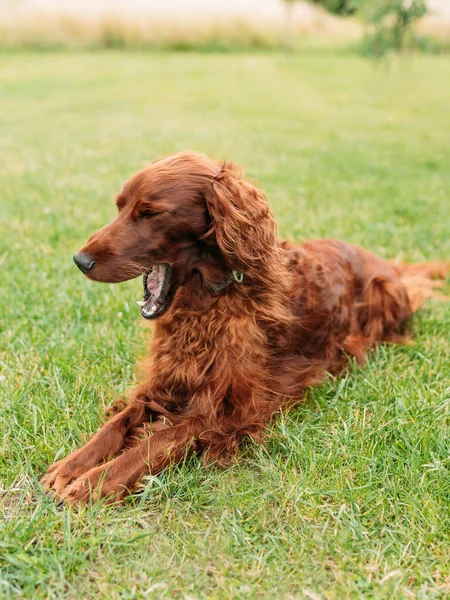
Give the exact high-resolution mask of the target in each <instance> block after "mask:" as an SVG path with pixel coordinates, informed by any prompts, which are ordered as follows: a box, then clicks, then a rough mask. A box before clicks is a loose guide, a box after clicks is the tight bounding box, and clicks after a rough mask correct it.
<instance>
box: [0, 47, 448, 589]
mask: <svg viewBox="0 0 450 600" xmlns="http://www.w3.org/2000/svg"><path fill="white" fill-rule="evenodd" d="M449 82H450V63H449V62H448V60H447V59H444V58H440V57H433V58H432V57H420V58H415V59H414V60H412V61H408V62H404V63H398V64H396V65H392V66H391V68H390V69H387V68H385V66H378V67H376V66H374V65H373V64H371V63H368V62H364V61H363V60H362V59H359V58H357V57H354V56H340V57H333V56H331V55H328V56H320V55H314V56H302V57H298V56H297V57H296V56H289V55H283V54H276V53H275V54H270V55H265V54H260V55H207V54H206V55H190V54H182V55H180V54H158V55H151V54H144V53H142V54H140V53H135V54H133V53H128V54H127V53H120V52H117V53H98V54H76V53H74V54H58V53H53V54H48V55H47V54H32V53H30V54H26V53H23V54H20V53H17V54H14V53H12V54H7V55H3V56H0V132H1V135H0V166H1V168H0V201H1V208H0V211H1V212H0V216H1V223H2V225H1V232H0V264H1V284H0V303H1V306H0V335H1V350H2V356H1V362H0V367H1V381H0V386H1V388H0V389H1V393H2V398H1V404H0V439H1V445H0V488H1V489H0V509H1V511H2V518H1V519H0V597H1V598H15V597H17V598H33V599H36V598H73V599H79V598H81V597H82V598H86V599H88V598H99V597H100V598H108V599H116V598H117V599H119V598H120V599H127V598H157V599H159V598H222V599H223V598H227V599H228V598H236V599H241V598H310V599H316V598H321V599H322V598H324V599H325V598H326V599H341V598H361V597H364V598H424V599H425V598H427V599H428V598H445V597H447V598H448V597H450V509H449V507H450V431H449V429H450V342H449V330H450V327H449V325H450V306H449V305H445V304H439V303H437V302H430V303H429V304H428V305H427V307H426V308H425V309H424V310H423V311H421V313H420V314H419V315H417V317H416V318H415V319H414V329H415V331H416V332H417V337H416V341H415V343H414V345H411V346H407V347H392V346H389V347H387V346H385V347H381V348H379V349H378V350H377V351H375V352H373V354H372V355H371V357H370V361H369V363H368V365H367V366H366V367H364V368H363V369H356V368H353V367H352V368H350V369H349V371H348V372H347V373H346V374H345V375H344V377H342V378H340V379H337V380H333V379H331V378H330V380H329V381H328V382H327V383H325V384H324V385H321V386H319V387H317V388H315V389H314V390H313V391H311V393H310V394H309V397H308V400H307V401H306V402H305V403H304V405H302V406H301V407H300V408H298V409H297V410H294V411H292V412H290V413H289V414H285V415H283V416H282V417H281V418H280V419H279V420H278V422H277V423H276V424H274V425H273V427H272V428H271V430H270V433H269V436H268V441H267V445H266V446H265V447H255V446H253V445H251V444H249V445H248V446H247V447H246V448H245V450H244V452H243V455H242V456H241V457H240V459H239V462H238V463H237V464H236V466H234V467H233V468H231V469H229V470H226V471H222V470H219V469H216V468H210V469H207V470H206V469H205V468H204V467H203V466H202V464H201V463H200V461H198V460H197V459H191V460H189V462H188V463H186V464H184V465H183V466H181V467H180V468H173V469H171V470H170V471H168V472H165V473H164V474H162V475H161V476H160V477H155V478H149V479H148V480H147V482H146V487H145V491H144V493H143V494H142V495H137V496H136V497H135V498H134V499H132V500H130V501H128V502H127V503H126V504H125V505H124V506H123V507H120V508H108V507H99V506H95V507H92V508H88V509H83V510H72V509H64V510H62V511H58V510H57V509H56V507H55V505H54V504H53V503H52V501H51V500H49V499H47V498H46V497H45V496H44V495H43V494H42V492H41V490H40V488H39V486H38V485H37V481H38V480H39V478H40V477H41V475H42V474H43V473H44V471H45V469H46V467H47V465H48V464H50V463H52V462H53V461H54V460H55V459H57V458H59V457H62V456H64V455H66V454H67V453H68V452H70V451H71V450H73V449H74V448H76V447H77V446H79V445H80V444H81V443H83V442H85V441H86V440H87V439H88V438H89V436H90V435H91V434H92V433H93V432H94V431H95V430H96V429H97V427H98V426H99V424H100V423H101V422H102V420H103V418H104V417H103V415H104V409H105V407H106V406H108V405H109V404H110V403H111V401H112V400H113V399H114V398H116V397H117V396H118V395H120V394H122V393H124V391H125V390H126V389H128V388H129V386H130V385H132V384H133V382H134V381H135V380H136V377H137V375H136V373H137V370H136V363H137V362H138V361H139V359H140V358H141V357H143V356H144V355H145V349H146V338H147V337H148V335H149V333H148V331H147V330H146V329H145V328H144V327H143V326H142V322H141V320H140V319H139V314H138V309H137V307H136V306H135V300H136V299H139V297H140V295H141V282H140V281H139V280H136V281H131V282H127V283H124V284H121V285H117V286H112V285H99V284H93V283H90V282H89V281H87V280H86V279H85V278H83V277H82V276H81V274H80V273H79V272H78V271H77V269H76V268H75V266H74V265H73V263H72V260H71V255H72V254H73V253H74V251H76V250H77V249H78V248H79V247H81V245H82V244H83V243H84V241H85V239H86V238H87V237H88V235H89V234H90V233H91V232H93V231H94V230H95V229H96V228H98V227H99V226H100V225H102V224H104V223H105V222H107V221H108V220H109V219H111V218H112V217H113V216H114V214H115V208H114V205H113V198H114V195H115V193H116V192H117V191H118V190H119V189H120V187H121V185H122V183H123V181H124V180H125V179H126V178H127V177H128V176H129V175H131V174H132V173H133V172H134V171H136V170H138V169H139V168H141V167H142V166H143V165H145V164H146V163H147V161H151V160H152V159H154V158H156V157H158V156H160V155H163V154H169V153H173V152H176V151H180V150H184V149H194V150H197V151H201V152H204V153H207V154H210V155H212V156H214V157H216V158H218V159H222V158H229V159H232V160H234V161H236V162H237V163H239V164H242V165H243V166H244V167H245V170H246V173H247V174H248V176H250V177H252V178H254V179H255V180H256V181H258V182H259V184H260V185H261V187H263V188H264V190H265V191H266V192H267V195H268V197H269V199H270V201H271V204H272V207H273V210H274V212H275V214H276V217H277V219H278V221H279V224H280V229H281V233H282V235H283V236H284V237H287V238H289V239H298V240H304V239H306V238H309V237H315V236H334V237H337V238H342V239H345V240H348V241H351V242H356V243H361V244H363V245H365V246H366V247H368V248H369V249H371V250H373V251H375V252H378V253H380V254H381V255H382V256H385V257H394V256H399V255H401V256H403V257H404V258H406V259H408V260H417V261H419V260H424V259H432V258H445V257H447V258H449V257H450V235H449V230H450V216H449V212H450V211H449V209H450V169H449V144H448V142H449V137H448V136H449V131H450V103H449V101H448V98H449V92H450V89H449V88H450V83H449Z"/></svg>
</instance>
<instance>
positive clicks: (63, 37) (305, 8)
mask: <svg viewBox="0 0 450 600" xmlns="http://www.w3.org/2000/svg"><path fill="white" fill-rule="evenodd" d="M413 27H415V29H416V35H415V36H412V35H411V34H412V29H413ZM449 34H450V2H449V0H428V1H427V2H425V1H424V0H311V1H310V2H301V1H296V0H216V1H212V0H165V1H164V2H161V1H159V0H127V1H126V2H123V1H120V0H92V1H87V0H1V1H0V45H2V46H4V47H14V46H28V47H53V48H54V47H91V48H92V47H97V48H99V47H115V48H119V47H135V48H137V47H141V48H142V47H146V48H166V49H169V48H170V49H222V50H225V49H228V50H230V49H232V48H252V47H253V48H270V47H272V48H273V47H277V46H287V47H290V48H298V47H304V46H308V45H313V46H334V47H336V46H346V45H347V46H348V45H352V44H353V45H355V43H356V42H357V41H358V40H361V38H362V37H363V38H365V39H366V44H365V51H366V52H369V53H380V52H382V51H384V50H385V49H386V47H391V46H395V45H397V46H398V45H399V44H406V45H412V44H413V43H414V42H415V43H416V44H418V45H421V46H422V47H426V48H427V49H428V50H434V51H437V50H439V49H442V48H443V47H447V45H449V44H450V42H449ZM368 36H369V37H370V38H373V39H372V44H371V43H370V42H369V41H368V39H367V38H368ZM400 37H402V39H400ZM413 38H414V39H413ZM372 46H373V47H372Z"/></svg>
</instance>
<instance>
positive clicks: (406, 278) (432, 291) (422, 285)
mask: <svg viewBox="0 0 450 600" xmlns="http://www.w3.org/2000/svg"><path fill="white" fill-rule="evenodd" d="M391 264H392V265H393V266H394V268H395V269H396V270H397V272H398V274H399V276H400V279H401V280H402V282H403V283H404V285H405V287H406V290H407V292H408V297H409V302H410V305H411V309H412V311H413V312H416V310H419V308H420V307H421V306H422V305H423V303H424V302H425V300H426V299H427V298H436V299H438V300H443V301H450V297H448V296H445V295H443V294H441V293H439V291H438V290H439V289H441V288H442V287H443V286H444V285H445V278H446V277H447V276H448V275H449V274H450V261H443V260H436V261H433V262H423V263H414V264H408V263H401V262H398V261H396V260H393V261H392V263H391Z"/></svg>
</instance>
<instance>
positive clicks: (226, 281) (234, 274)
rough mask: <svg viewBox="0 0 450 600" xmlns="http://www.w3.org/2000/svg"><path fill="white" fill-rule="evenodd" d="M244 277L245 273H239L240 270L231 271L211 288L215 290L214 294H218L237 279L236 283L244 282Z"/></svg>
mask: <svg viewBox="0 0 450 600" xmlns="http://www.w3.org/2000/svg"><path fill="white" fill-rule="evenodd" d="M243 279H244V274H243V273H239V271H231V273H229V274H228V276H227V277H225V279H224V280H223V281H221V282H220V283H216V284H212V285H210V286H209V289H210V290H211V291H212V292H213V294H217V293H218V292H221V291H222V290H224V289H225V288H226V287H228V286H229V285H230V284H232V283H233V281H235V282H236V283H242V281H243Z"/></svg>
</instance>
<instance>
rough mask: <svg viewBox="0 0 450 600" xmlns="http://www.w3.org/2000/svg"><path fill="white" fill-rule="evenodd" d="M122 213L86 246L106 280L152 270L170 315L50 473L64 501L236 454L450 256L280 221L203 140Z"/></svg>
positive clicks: (394, 324)
mask: <svg viewBox="0 0 450 600" xmlns="http://www.w3.org/2000/svg"><path fill="white" fill-rule="evenodd" d="M116 204H117V208H118V215H117V217H116V218H115V219H114V220H113V221H112V222H111V223H109V224H108V225H106V226H104V227H103V228H101V229H100V230H99V231H97V232H96V233H94V234H93V235H92V236H91V237H90V238H89V240H88V242H87V244H86V245H85V246H84V247H83V248H82V249H81V250H80V252H78V253H77V254H76V255H75V256H74V261H75V263H76V265H77V266H78V267H79V268H80V270H81V271H82V272H83V273H84V274H85V275H86V276H87V277H89V279H91V280H93V281H101V282H107V283H118V282H121V281H125V280H127V279H131V278H134V277H138V276H140V275H143V287H144V296H143V300H141V301H139V302H138V304H139V305H140V312H141V314H142V316H143V317H144V318H145V319H149V320H154V321H155V326H154V333H153V339H152V344H151V349H150V362H149V365H148V368H147V373H146V379H145V380H144V381H143V383H142V384H140V385H139V386H138V387H137V388H136V389H134V390H133V391H132V393H131V395H130V398H129V400H128V402H127V403H126V404H125V405H123V406H120V405H119V406H117V407H116V414H114V415H113V416H112V417H111V418H110V419H109V420H108V421H107V422H106V424H105V425H103V427H102V428H101V429H100V430H99V431H98V432H97V433H96V434H95V435H94V436H93V437H92V439H91V440H90V441H89V442H88V443H87V444H86V445H85V446H83V447H82V448H80V449H78V450H76V451H75V452H73V453H72V454H70V455H69V456H68V457H67V458H64V459H62V460H59V461H58V462H56V463H55V464H53V465H52V466H51V467H50V468H49V469H48V472H47V474H46V475H45V477H44V479H43V481H42V485H43V487H44V488H45V489H46V490H47V491H49V493H51V494H54V495H55V497H56V498H58V499H59V501H60V502H62V503H70V504H76V503H86V502H89V501H97V500H99V499H101V498H104V499H105V501H106V502H119V501H121V500H123V499H124V498H125V497H126V496H127V494H129V493H130V492H133V491H134V490H136V486H137V485H138V484H139V482H140V480H141V479H142V477H143V476H144V475H145V474H149V473H151V474H154V475H156V474H158V473H160V472H161V471H162V470H163V469H164V468H165V467H166V466H167V465H169V464H170V463H176V462H179V461H182V460H183V459H184V458H185V457H186V456H188V455H189V454H191V453H194V452H195V453H201V454H202V455H203V457H204V459H205V460H206V461H216V462H218V463H223V464H227V463H228V462H229V461H230V460H232V459H233V457H234V456H235V455H236V453H237V451H238V448H239V446H240V443H241V442H242V440H243V439H244V438H246V437H248V436H250V437H251V438H253V439H255V440H257V441H260V440H261V437H262V435H263V433H264V431H265V429H266V428H267V423H268V422H269V420H270V419H271V417H272V416H274V415H275V414H276V413H277V412H279V411H280V409H283V408H285V407H288V406H292V405H294V404H296V403H298V402H299V401H301V399H302V397H303V396H304V391H305V390H306V389H307V388H308V387H310V386H312V385H314V384H317V383H318V382H320V381H322V380H323V379H324V378H325V376H326V374H327V373H332V374H337V373H338V372H339V371H341V370H342V368H343V367H344V366H345V364H346V363H347V362H348V360H349V357H350V358H352V357H353V358H354V359H356V361H357V362H358V363H359V364H363V363H364V361H365V358H366V353H367V351H368V350H369V349H370V348H372V347H373V346H375V345H376V344H379V343H381V342H394V343H401V342H403V341H404V340H405V336H406V335H407V330H406V327H407V324H408V321H409V319H410V318H411V316H412V314H413V313H414V312H415V311H416V310H418V308H420V306H421V305H422V303H423V301H424V299H425V298H427V297H429V296H433V295H434V294H435V292H434V287H435V286H436V285H437V284H439V282H436V281H433V279H434V278H441V279H442V278H444V277H445V275H446V274H447V273H448V271H449V270H450V263H447V262H434V263H421V264H416V265H401V264H396V263H393V262H386V261H384V260H382V259H381V258H379V257H377V256H375V255H374V254H372V253H371V252H369V251H367V250H365V249H363V248H360V247H358V246H355V245H352V244H347V243H344V242H340V241H335V240H315V241H308V242H306V243H304V244H302V245H299V246H294V245H291V244H290V243H288V242H285V241H281V240H280V239H279V238H278V237H277V232H276V231H277V228H276V223H275V220H274V218H273V216H272V214H271V212H270V209H269V205H268V203H267V200H266V198H265V196H264V194H263V193H262V192H261V191H260V190H258V189H257V188H256V187H255V186H253V185H252V184H251V183H249V182H248V181H246V180H244V179H243V178H242V176H241V172H240V171H239V169H237V168H236V167H235V166H234V165H233V164H231V163H226V162H225V163H223V164H218V163H216V162H214V161H213V160H210V159H209V158H207V157H205V156H203V155H199V154H195V153H188V152H185V153H181V154H176V155H174V156H171V157H168V158H164V159H160V160H157V161H155V162H154V163H152V164H151V165H150V166H149V167H147V168H145V169H144V170H143V171H141V172H139V173H137V174H136V175H134V176H133V177H132V178H131V179H130V180H128V181H127V182H126V183H125V185H124V187H123V189H122V191H121V192H120V193H119V195H118V196H117V200H116Z"/></svg>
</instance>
